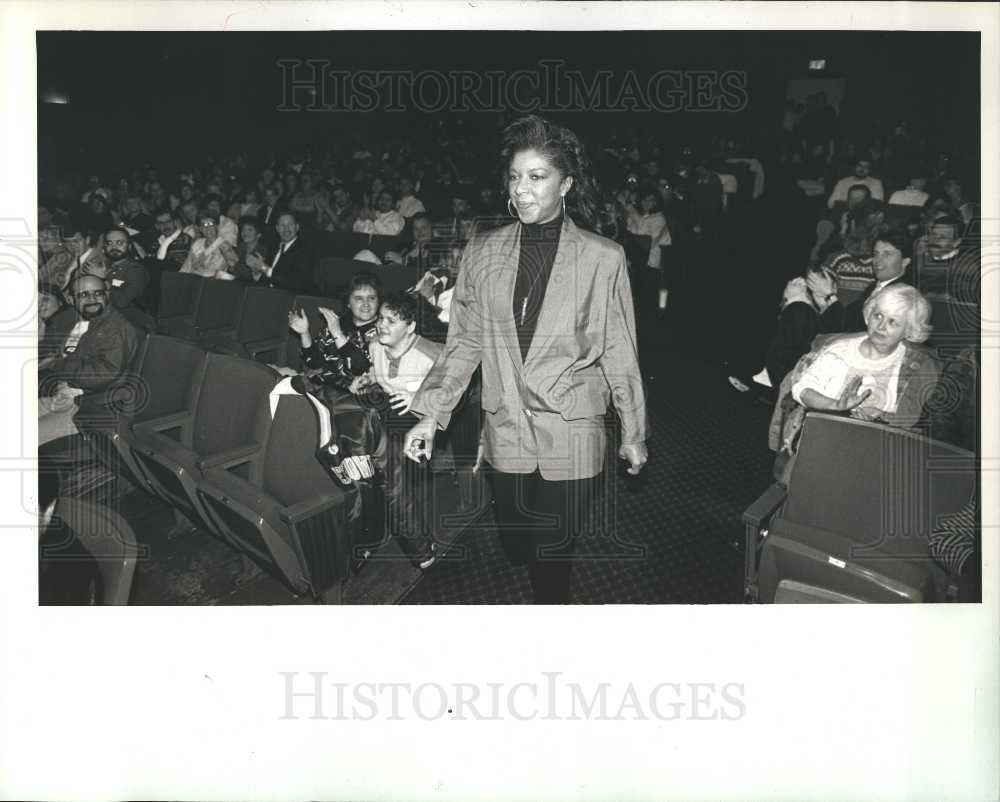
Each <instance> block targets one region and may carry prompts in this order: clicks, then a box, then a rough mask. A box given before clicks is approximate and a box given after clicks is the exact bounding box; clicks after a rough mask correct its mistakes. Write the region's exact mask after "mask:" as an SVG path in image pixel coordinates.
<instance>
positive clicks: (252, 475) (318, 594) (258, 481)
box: [198, 395, 360, 601]
mask: <svg viewBox="0 0 1000 802" xmlns="http://www.w3.org/2000/svg"><path fill="white" fill-rule="evenodd" d="M317 431H318V423H317V420H316V412H315V410H314V409H313V407H312V406H311V405H310V403H309V402H308V401H307V400H306V399H305V398H304V397H302V396H296V395H286V396H282V397H281V398H280V400H279V402H278V405H277V409H276V412H275V416H274V420H273V422H272V423H271V426H270V427H269V429H268V430H267V435H266V440H265V444H264V447H263V448H262V449H261V450H260V451H259V452H258V453H256V454H254V455H248V456H247V457H246V459H245V463H246V468H247V472H246V475H245V476H238V475H236V474H235V473H234V472H233V470H232V469H231V468H232V467H234V466H230V470H225V469H220V468H217V469H214V470H208V471H206V472H205V475H204V477H203V479H202V480H201V482H200V483H199V484H198V492H199V495H200V497H201V502H202V505H203V507H204V508H205V509H206V511H207V512H208V514H209V516H211V518H212V519H213V522H214V524H215V526H216V528H217V529H218V530H219V531H221V533H222V534H223V536H224V537H225V538H226V539H227V540H228V541H229V542H230V543H232V544H234V545H235V546H236V547H237V548H239V549H240V550H241V551H243V552H245V553H247V554H249V555H250V556H251V557H253V558H254V559H255V560H256V561H257V562H259V563H260V564H261V565H262V566H264V568H265V569H267V570H268V571H269V572H271V573H273V574H274V575H275V576H277V577H278V578H279V579H281V580H282V581H284V582H285V583H286V584H287V585H288V586H289V587H290V588H291V589H292V590H293V591H294V592H295V593H299V594H310V595H312V596H313V597H315V598H324V599H325V600H328V601H337V600H339V595H340V587H341V583H342V582H343V581H344V580H345V579H346V578H347V575H348V571H349V567H350V562H351V553H352V549H353V546H354V544H355V542H356V541H357V538H358V536H359V534H360V533H359V527H360V509H359V504H360V500H359V498H358V491H357V489H356V488H355V487H353V486H348V487H344V486H342V485H339V484H337V483H336V482H335V481H334V480H333V479H332V478H331V477H330V475H329V474H328V473H327V472H326V470H325V469H324V468H323V467H322V466H321V465H320V464H319V462H318V461H317V460H316V457H315V452H316V445H317Z"/></svg>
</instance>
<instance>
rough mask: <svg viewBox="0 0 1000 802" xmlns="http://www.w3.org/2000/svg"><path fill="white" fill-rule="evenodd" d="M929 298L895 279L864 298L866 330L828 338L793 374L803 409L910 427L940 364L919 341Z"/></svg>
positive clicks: (793, 387)
mask: <svg viewBox="0 0 1000 802" xmlns="http://www.w3.org/2000/svg"><path fill="white" fill-rule="evenodd" d="M930 311H931V310H930V304H929V303H928V302H927V300H926V299H925V298H924V297H923V296H922V295H921V294H920V293H919V292H918V291H917V290H915V289H914V288H913V287H910V286H908V285H906V284H901V283H896V284H893V285H891V286H888V287H886V288H885V289H883V290H881V291H880V292H879V293H877V294H875V295H873V296H871V297H870V298H869V299H868V300H867V301H866V302H865V304H864V311H863V315H864V322H865V326H866V327H867V332H866V333H862V334H847V335H843V336H839V337H834V338H831V339H830V340H829V341H827V342H826V343H824V344H823V345H821V346H820V347H819V348H818V349H816V350H815V351H814V352H812V353H811V354H810V355H809V356H810V358H808V359H806V360H804V361H803V362H801V363H800V364H799V366H797V367H796V369H795V371H793V373H792V374H791V376H792V379H791V395H792V398H793V399H794V400H795V401H796V402H798V403H799V404H801V405H802V406H803V407H805V408H807V409H817V410H821V411H824V412H849V413H850V414H851V416H852V417H857V418H862V419H864V420H877V421H880V422H883V423H888V424H890V425H892V426H901V427H904V428H912V427H914V426H916V424H917V421H919V420H920V417H921V415H922V413H923V408H924V404H925V403H926V402H927V401H928V399H929V397H930V389H931V388H932V387H933V386H934V383H935V381H936V380H937V376H938V372H939V368H938V366H937V363H936V362H935V360H934V358H933V357H932V356H931V355H930V354H929V352H927V351H926V350H924V349H921V348H918V347H917V344H918V343H922V342H924V341H925V340H926V339H927V337H928V336H929V335H930V325H929V323H930Z"/></svg>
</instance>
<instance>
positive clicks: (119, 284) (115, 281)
mask: <svg viewBox="0 0 1000 802" xmlns="http://www.w3.org/2000/svg"><path fill="white" fill-rule="evenodd" d="M111 286H112V287H124V286H125V282H124V281H122V280H121V279H120V278H113V279H111Z"/></svg>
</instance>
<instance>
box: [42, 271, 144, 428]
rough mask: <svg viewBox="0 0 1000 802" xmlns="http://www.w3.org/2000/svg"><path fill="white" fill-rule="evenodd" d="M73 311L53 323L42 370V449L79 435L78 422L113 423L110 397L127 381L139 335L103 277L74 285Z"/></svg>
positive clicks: (80, 279) (84, 277) (82, 277)
mask: <svg viewBox="0 0 1000 802" xmlns="http://www.w3.org/2000/svg"><path fill="white" fill-rule="evenodd" d="M71 297H72V299H73V309H71V310H65V312H63V313H60V314H58V315H56V316H54V317H53V318H50V321H49V323H50V327H49V329H48V331H47V336H46V340H47V342H48V344H49V346H50V348H51V351H52V353H51V355H49V356H46V357H44V358H43V359H42V360H41V361H40V362H39V364H38V379H39V400H38V443H39V445H41V444H43V443H48V442H50V441H52V440H55V439H57V438H59V437H65V436H68V435H71V434H76V433H77V431H78V424H82V422H81V421H80V420H79V418H85V419H87V421H88V422H89V423H90V424H92V425H96V426H100V425H101V424H102V423H103V424H104V425H107V422H108V421H109V420H113V419H114V409H113V407H111V406H109V401H110V396H111V391H112V390H113V389H114V388H115V387H117V386H118V385H119V384H120V383H121V381H122V380H123V379H124V378H125V377H126V374H127V372H128V369H129V366H130V365H131V363H132V360H133V359H134V357H135V354H136V352H137V350H138V348H139V338H140V334H139V331H138V330H137V329H136V328H135V327H134V326H133V325H132V324H131V323H129V321H128V320H126V319H125V317H124V316H123V315H122V314H121V313H120V312H119V311H118V310H117V309H115V307H114V305H113V304H112V303H111V302H110V298H109V293H108V287H107V285H106V284H105V282H104V279H102V278H100V277H99V276H92V275H78V276H76V277H75V279H74V281H73V290H72V295H71Z"/></svg>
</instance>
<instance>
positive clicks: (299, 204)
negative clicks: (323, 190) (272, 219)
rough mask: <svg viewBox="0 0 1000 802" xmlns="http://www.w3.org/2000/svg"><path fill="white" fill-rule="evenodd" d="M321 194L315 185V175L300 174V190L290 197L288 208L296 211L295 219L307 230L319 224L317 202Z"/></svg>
mask: <svg viewBox="0 0 1000 802" xmlns="http://www.w3.org/2000/svg"><path fill="white" fill-rule="evenodd" d="M318 201H319V195H318V193H317V191H316V189H315V188H314V187H313V177H312V175H311V174H310V173H307V172H303V173H302V174H301V175H300V176H299V182H298V190H297V191H296V192H295V194H294V195H292V196H291V197H290V198H289V199H288V208H289V209H290V210H291V211H293V212H295V219H296V220H297V221H298V222H299V225H300V226H303V227H304V228H305V229H306V230H307V231H312V230H313V229H314V228H316V224H317V217H316V216H317V209H318V207H317V202H318Z"/></svg>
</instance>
